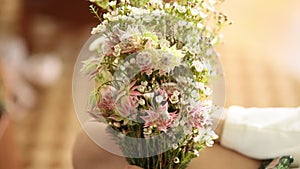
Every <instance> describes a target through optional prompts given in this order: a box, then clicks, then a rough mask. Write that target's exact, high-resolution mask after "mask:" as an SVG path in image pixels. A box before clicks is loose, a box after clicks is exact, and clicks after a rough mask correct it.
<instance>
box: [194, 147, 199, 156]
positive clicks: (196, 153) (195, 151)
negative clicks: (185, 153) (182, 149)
mask: <svg viewBox="0 0 300 169" xmlns="http://www.w3.org/2000/svg"><path fill="white" fill-rule="evenodd" d="M193 154H194V155H196V156H197V157H199V151H198V150H196V149H195V150H194V152H193Z"/></svg>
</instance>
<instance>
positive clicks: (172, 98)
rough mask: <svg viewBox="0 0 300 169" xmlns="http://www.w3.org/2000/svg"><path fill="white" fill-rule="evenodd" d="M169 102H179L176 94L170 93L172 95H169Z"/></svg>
mask: <svg viewBox="0 0 300 169" xmlns="http://www.w3.org/2000/svg"><path fill="white" fill-rule="evenodd" d="M170 102H171V103H172V104H176V103H178V102H179V98H178V95H172V96H171V97H170Z"/></svg>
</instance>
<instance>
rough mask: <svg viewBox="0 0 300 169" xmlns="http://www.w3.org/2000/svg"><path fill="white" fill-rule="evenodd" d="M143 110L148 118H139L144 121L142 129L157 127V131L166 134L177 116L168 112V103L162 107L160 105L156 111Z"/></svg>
mask: <svg viewBox="0 0 300 169" xmlns="http://www.w3.org/2000/svg"><path fill="white" fill-rule="evenodd" d="M151 109H152V110H145V112H146V113H147V114H148V116H141V118H142V119H143V120H144V121H145V124H144V127H145V128H146V127H150V126H153V127H157V129H158V130H159V131H163V132H167V129H168V128H170V127H171V126H172V125H173V123H174V121H175V119H176V118H177V116H178V115H177V114H176V113H175V112H172V113H169V112H168V103H166V104H164V105H160V106H159V107H158V108H157V110H153V108H152V107H151Z"/></svg>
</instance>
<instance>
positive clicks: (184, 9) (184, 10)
mask: <svg viewBox="0 0 300 169" xmlns="http://www.w3.org/2000/svg"><path fill="white" fill-rule="evenodd" d="M176 9H177V11H178V12H179V13H186V11H187V9H186V7H185V6H182V5H177V6H176Z"/></svg>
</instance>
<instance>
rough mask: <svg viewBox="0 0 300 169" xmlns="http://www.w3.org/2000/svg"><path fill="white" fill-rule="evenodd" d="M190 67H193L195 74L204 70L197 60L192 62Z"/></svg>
mask: <svg viewBox="0 0 300 169" xmlns="http://www.w3.org/2000/svg"><path fill="white" fill-rule="evenodd" d="M192 66H193V67H195V69H196V71H197V72H202V71H203V69H204V67H203V64H202V63H201V61H199V60H194V61H193V62H192Z"/></svg>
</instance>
